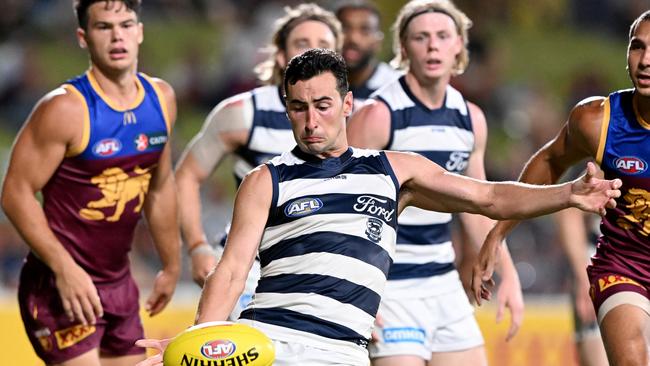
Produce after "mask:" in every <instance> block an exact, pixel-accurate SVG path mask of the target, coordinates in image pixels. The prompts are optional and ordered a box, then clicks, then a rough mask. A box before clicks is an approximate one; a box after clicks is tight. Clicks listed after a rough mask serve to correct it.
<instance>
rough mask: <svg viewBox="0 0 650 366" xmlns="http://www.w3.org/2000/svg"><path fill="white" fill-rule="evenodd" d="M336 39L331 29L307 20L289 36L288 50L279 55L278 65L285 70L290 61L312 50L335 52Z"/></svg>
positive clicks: (315, 21)
mask: <svg viewBox="0 0 650 366" xmlns="http://www.w3.org/2000/svg"><path fill="white" fill-rule="evenodd" d="M335 47H336V37H335V36H334V33H332V30H331V29H330V27H328V26H327V24H325V23H323V22H319V21H317V20H306V21H304V22H302V23H300V24H298V25H297V26H295V27H294V28H293V29H292V30H291V32H290V33H289V35H288V36H287V43H286V50H285V51H284V52H279V53H278V63H279V64H280V65H281V66H282V67H283V68H284V67H286V66H287V63H288V62H289V60H291V59H292V58H293V57H294V56H298V55H300V54H302V53H303V52H305V51H307V50H310V49H312V48H326V49H329V50H334V48H335Z"/></svg>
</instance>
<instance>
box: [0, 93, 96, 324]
mask: <svg viewBox="0 0 650 366" xmlns="http://www.w3.org/2000/svg"><path fill="white" fill-rule="evenodd" d="M85 108H86V107H85V105H84V103H83V101H82V100H81V97H80V96H79V95H77V94H75V92H74V91H73V90H72V88H58V89H56V90H54V91H52V92H50V93H49V94H47V95H46V96H45V97H44V98H43V99H41V101H39V103H38V104H37V105H36V107H35V108H34V110H33V111H32V113H31V114H30V116H29V117H28V119H27V121H26V122H25V124H24V125H23V127H22V129H21V131H20V133H19V134H18V136H17V138H16V141H15V142H14V147H13V152H12V155H11V158H10V162H9V168H8V170H7V174H6V176H5V180H4V184H3V187H2V208H3V210H4V211H5V213H6V214H7V217H9V219H10V220H11V222H12V223H13V224H14V226H15V227H16V228H17V229H18V231H19V232H20V235H21V236H22V237H23V239H24V240H25V242H26V243H27V244H28V245H29V247H30V250H31V251H32V252H34V254H36V256H38V258H39V259H40V260H41V261H43V262H44V263H45V264H46V265H47V266H48V267H49V268H50V269H51V270H52V271H53V272H54V275H55V276H56V286H57V288H58V290H59V295H60V296H61V301H62V304H63V308H64V310H65V312H66V314H67V316H68V317H69V318H70V319H71V320H74V319H76V320H78V321H80V322H81V323H83V324H88V323H90V324H93V323H94V322H95V320H96V317H98V316H102V313H103V310H102V305H101V303H100V301H99V296H98V294H97V289H96V288H95V285H94V284H93V282H92V280H91V279H90V276H88V274H87V273H86V272H85V271H84V270H83V269H82V268H81V267H80V266H79V265H77V263H76V262H75V261H74V260H73V259H72V257H71V256H70V254H69V253H68V252H67V250H66V249H65V248H64V247H63V245H62V244H61V243H60V242H59V241H58V239H57V238H56V236H55V235H54V233H53V232H52V231H51V230H50V228H49V226H48V223H47V220H46V218H45V214H44V212H43V209H42V207H41V204H40V203H39V202H38V200H37V199H36V193H37V192H39V191H40V190H41V189H42V188H43V186H44V185H45V184H46V183H47V182H48V180H49V179H50V178H51V177H52V175H53V174H54V172H55V171H56V169H57V167H58V166H59V164H60V163H61V161H62V160H63V159H64V157H65V156H66V154H69V153H74V152H75V150H78V149H79V147H80V146H81V145H82V139H83V116H84V115H85V114H86V113H87V112H86V111H85ZM34 167H38V169H34Z"/></svg>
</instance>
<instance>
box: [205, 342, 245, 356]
mask: <svg viewBox="0 0 650 366" xmlns="http://www.w3.org/2000/svg"><path fill="white" fill-rule="evenodd" d="M235 350H237V346H236V345H235V344H234V343H233V342H231V341H229V340H223V339H219V340H216V341H210V342H206V343H205V344H204V345H203V346H201V354H202V355H203V356H205V357H207V358H210V359H213V360H218V359H221V358H226V357H228V356H230V355H232V354H233V353H235Z"/></svg>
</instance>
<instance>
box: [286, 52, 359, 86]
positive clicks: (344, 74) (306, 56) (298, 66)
mask: <svg viewBox="0 0 650 366" xmlns="http://www.w3.org/2000/svg"><path fill="white" fill-rule="evenodd" d="M326 72H331V73H332V74H333V75H334V77H335V78H336V90H337V91H338V92H339V94H340V95H341V98H343V97H345V95H346V94H347V93H348V90H349V86H348V67H347V65H346V64H345V60H344V59H343V57H342V56H341V55H339V54H338V53H336V52H334V51H331V50H326V49H323V48H314V49H311V50H308V51H305V52H304V53H302V54H301V55H298V56H295V57H294V58H292V59H291V61H289V64H288V65H287V69H286V70H285V72H284V90H285V92H286V91H287V90H288V88H287V87H288V86H289V84H291V85H295V84H296V83H297V82H298V81H305V80H309V79H311V78H313V77H314V76H318V75H320V74H323V73H326Z"/></svg>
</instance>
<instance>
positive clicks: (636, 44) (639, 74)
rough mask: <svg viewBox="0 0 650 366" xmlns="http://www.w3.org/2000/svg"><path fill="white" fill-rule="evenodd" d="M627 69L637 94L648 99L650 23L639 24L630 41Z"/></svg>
mask: <svg viewBox="0 0 650 366" xmlns="http://www.w3.org/2000/svg"><path fill="white" fill-rule="evenodd" d="M627 67H628V72H629V73H630V79H632V83H634V86H635V87H636V90H637V92H638V93H639V94H641V95H643V96H644V97H650V21H644V22H641V23H639V25H638V26H637V28H636V31H635V32H634V35H633V37H632V39H630V44H629V45H628V48H627Z"/></svg>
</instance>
